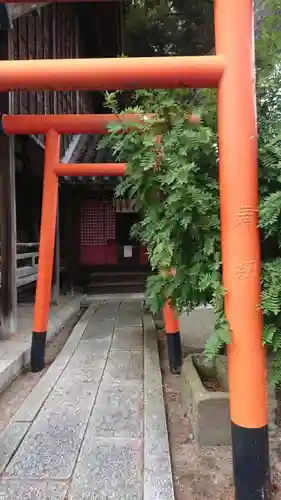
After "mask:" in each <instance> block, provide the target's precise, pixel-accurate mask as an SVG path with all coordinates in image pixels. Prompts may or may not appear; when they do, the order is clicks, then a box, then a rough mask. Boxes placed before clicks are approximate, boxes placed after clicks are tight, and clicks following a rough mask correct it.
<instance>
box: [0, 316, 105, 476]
mask: <svg viewBox="0 0 281 500" xmlns="http://www.w3.org/2000/svg"><path fill="white" fill-rule="evenodd" d="M94 307H95V306H93V307H89V308H88V309H87V310H86V312H85V313H84V314H83V316H82V317H81V318H80V320H79V321H78V323H76V325H75V327H74V328H73V330H72V332H71V334H70V336H69V338H68V339H67V341H66V343H65V345H64V346H63V348H62V350H61V351H60V353H59V354H58V356H57V357H56V359H55V360H54V362H53V363H52V364H51V366H50V367H49V369H48V370H47V371H46V373H45V375H44V376H43V377H42V378H41V380H40V381H39V383H38V384H37V385H36V386H35V387H34V389H33V391H32V392H31V393H30V394H29V396H28V397H27V398H26V399H25V401H24V402H23V403H22V405H21V406H20V408H19V409H18V411H17V412H16V413H15V415H14V416H13V418H12V420H11V422H10V423H9V425H8V426H7V427H6V428H5V429H4V431H3V432H2V433H1V434H0V474H1V473H2V472H3V470H4V469H5V467H6V466H7V464H8V463H9V462H10V460H11V458H12V456H13V455H14V453H15V451H16V450H17V449H18V447H19V445H20V444H21V442H22V440H23V439H24V437H25V435H26V434H27V431H28V429H29V427H30V425H31V423H32V422H33V420H34V419H35V417H36V415H37V414H38V413H39V411H40V409H41V408H42V406H43V404H44V403H45V401H46V399H47V397H48V396H49V394H50V392H51V391H52V389H53V388H54V387H55V385H56V383H57V381H58V379H59V378H60V376H61V375H62V373H63V372H64V370H65V368H66V366H67V365H68V363H69V361H70V360H71V358H72V356H73V354H74V352H75V350H76V348H77V346H78V344H79V342H80V340H81V338H82V336H83V334H84V331H85V329H86V327H87V325H88V318H89V316H90V315H91V314H92V311H93V308H94Z"/></svg>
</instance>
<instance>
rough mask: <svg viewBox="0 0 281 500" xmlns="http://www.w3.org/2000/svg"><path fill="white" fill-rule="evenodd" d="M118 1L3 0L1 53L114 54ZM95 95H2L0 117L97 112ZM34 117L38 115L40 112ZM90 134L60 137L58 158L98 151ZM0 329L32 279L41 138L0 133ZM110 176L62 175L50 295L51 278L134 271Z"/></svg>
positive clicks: (74, 281) (9, 327)
mask: <svg viewBox="0 0 281 500" xmlns="http://www.w3.org/2000/svg"><path fill="white" fill-rule="evenodd" d="M121 19H122V2H118V1H107V2H93V3H91V2H85V3H84V2H72V3H65V2H63V3H59V2H54V3H45V4H40V5H38V6H36V5H32V4H28V5H27V4H19V3H17V4H7V5H5V4H1V7H0V58H1V59H2V60H7V59H42V58H48V59H52V58H54V59H55V58H83V57H116V56H117V55H119V54H120V53H121V52H122V46H121V45H122V43H121V32H122V30H121ZM102 103H103V93H102V92H92V93H91V92H82V91H69V92H51V91H50V92H13V93H10V94H9V93H0V114H1V115H2V114H8V113H13V114H26V113H29V114H38V115H41V114H49V113H50V114H57V113H58V114H59V113H74V114H76V113H101V112H104V110H103V109H102ZM38 119H39V120H40V116H38ZM97 141H98V138H97V137H95V136H83V135H81V136H80V135H79V136H64V137H62V141H61V161H63V162H70V161H71V162H81V161H88V162H94V161H106V160H104V159H101V158H98V155H99V154H101V152H99V153H98V152H97V147H96V146H97ZM0 150H1V155H0V226H1V232H0V234H1V276H0V285H1V286H0V293H1V335H2V337H4V336H5V335H6V334H9V333H10V332H13V331H15V329H16V314H17V300H18V297H20V296H21V294H22V291H23V290H25V289H26V287H27V286H33V290H34V289H35V283H36V279H37V259H38V242H39V231H40V217H41V201H42V172H43V159H44V137H39V136H36V137H35V136H15V137H11V136H10V137H7V136H5V134H3V133H0ZM114 188H115V186H114V184H113V183H112V179H89V180H88V182H86V183H82V182H81V181H80V182H79V179H75V178H72V179H62V181H61V185H60V209H59V216H58V219H59V223H58V225H57V241H56V257H55V260H56V263H55V272H54V294H53V299H54V300H55V301H56V300H58V295H59V288H60V286H59V283H60V279H61V280H62V283H63V286H65V287H75V286H79V285H80V286H81V285H82V286H85V285H86V284H87V285H90V283H91V273H93V272H96V273H98V271H99V270H102V272H110V273H111V274H112V271H113V270H114V271H115V272H117V273H118V271H119V272H120V271H122V272H124V271H126V272H129V273H130V272H131V273H133V272H138V271H140V270H142V269H144V268H146V267H147V260H146V254H145V252H144V251H143V250H142V249H140V248H139V246H138V244H137V243H136V242H133V241H131V238H130V235H129V233H130V226H131V224H132V223H133V222H134V221H135V220H136V217H137V214H135V211H134V208H133V206H132V205H131V204H126V202H124V201H115V200H114Z"/></svg>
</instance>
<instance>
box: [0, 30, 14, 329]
mask: <svg viewBox="0 0 281 500" xmlns="http://www.w3.org/2000/svg"><path fill="white" fill-rule="evenodd" d="M10 43H11V40H10V32H8V31H0V60H3V59H5V60H7V59H9V55H10ZM12 98H13V96H12V93H8V92H3V93H0V113H12V112H13V102H12ZM14 140H15V139H14V137H7V136H6V135H4V134H0V151H1V155H0V194H1V196H0V203H1V215H0V220H1V281H2V283H1V333H0V334H1V338H7V337H9V336H10V335H11V334H12V333H15V332H16V328H17V321H16V320H17V274H16V273H17V222H16V185H15V151H14Z"/></svg>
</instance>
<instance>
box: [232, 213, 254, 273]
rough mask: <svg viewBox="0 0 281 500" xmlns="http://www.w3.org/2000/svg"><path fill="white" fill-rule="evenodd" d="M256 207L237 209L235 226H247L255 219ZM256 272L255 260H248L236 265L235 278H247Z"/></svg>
mask: <svg viewBox="0 0 281 500" xmlns="http://www.w3.org/2000/svg"><path fill="white" fill-rule="evenodd" d="M257 213H258V211H257V209H256V208H253V207H251V206H247V205H246V206H244V207H241V208H240V209H239V210H238V214H237V222H236V225H237V226H241V227H248V226H249V225H250V224H251V223H252V222H253V221H256V220H257ZM255 274H256V262H255V261H254V260H249V261H246V262H242V263H241V264H239V265H238V268H237V271H236V278H237V279H239V280H247V279H249V278H250V277H251V276H254V275H255Z"/></svg>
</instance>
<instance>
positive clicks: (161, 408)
mask: <svg viewBox="0 0 281 500" xmlns="http://www.w3.org/2000/svg"><path fill="white" fill-rule="evenodd" d="M143 327H144V493H143V500H175V495H174V485H173V474H172V466H171V456H170V447H169V436H168V429H167V421H166V410H165V402H164V395H163V385H162V375H161V369H160V361H159V351H158V342H157V331H156V328H155V324H154V321H153V319H152V317H151V316H150V315H148V314H144V315H143Z"/></svg>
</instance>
